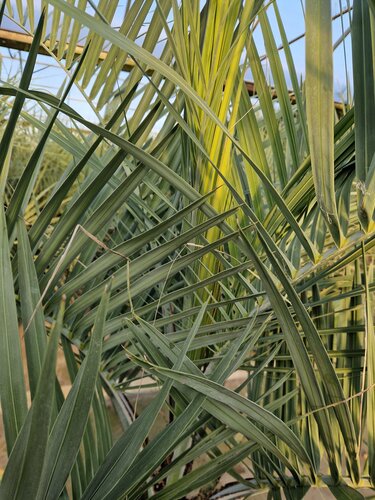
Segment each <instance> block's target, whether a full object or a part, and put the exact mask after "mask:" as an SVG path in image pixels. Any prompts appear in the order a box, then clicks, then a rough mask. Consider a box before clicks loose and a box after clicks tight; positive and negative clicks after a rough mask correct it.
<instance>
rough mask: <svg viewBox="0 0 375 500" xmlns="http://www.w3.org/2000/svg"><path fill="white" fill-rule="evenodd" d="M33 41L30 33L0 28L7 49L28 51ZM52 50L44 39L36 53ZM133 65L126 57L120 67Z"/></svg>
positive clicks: (77, 53)
mask: <svg viewBox="0 0 375 500" xmlns="http://www.w3.org/2000/svg"><path fill="white" fill-rule="evenodd" d="M32 41H33V37H32V36H30V35H26V34H24V33H18V32H17V31H10V30H4V29H0V46H3V47H7V48H9V49H15V50H22V51H23V52H29V50H30V47H31V44H32ZM68 47H69V44H66V46H65V51H64V54H63V59H65V54H66V51H67V50H68ZM83 49H84V46H83V45H77V46H76V48H75V51H74V57H75V58H76V57H79V56H80V55H81V54H82V52H83ZM50 52H52V53H53V54H55V55H56V53H57V48H56V47H55V48H53V49H52V50H51V49H50V43H49V40H46V41H45V42H44V43H43V45H40V46H39V49H38V53H39V54H42V55H44V56H50V55H51V53H50ZM107 55H108V52H106V51H102V52H101V53H100V54H99V57H98V63H99V62H101V61H104V59H105V58H106V57H107ZM134 66H135V63H134V61H133V60H132V59H130V58H127V59H126V61H125V64H124V66H123V68H122V70H123V71H126V72H129V71H131V70H132V69H133V68H134Z"/></svg>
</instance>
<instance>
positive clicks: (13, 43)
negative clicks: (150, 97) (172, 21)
mask: <svg viewBox="0 0 375 500" xmlns="http://www.w3.org/2000/svg"><path fill="white" fill-rule="evenodd" d="M32 41H33V37H32V36H31V35H27V34H24V33H18V32H17V31H11V30H5V29H0V46H3V47H7V48H9V49H15V50H21V51H24V52H29V50H30V47H31V44H32ZM68 47H69V44H66V46H65V51H64V52H65V53H64V54H63V59H65V54H66V51H67V49H68ZM47 49H48V50H47ZM83 49H84V46H83V45H77V46H76V48H75V51H74V56H75V57H79V56H80V55H81V54H82V52H83ZM38 52H39V54H42V55H45V56H51V53H50V52H52V53H53V54H55V55H56V53H57V49H56V48H53V49H52V50H50V49H49V40H47V41H45V42H44V44H43V45H40V46H39V49H38ZM107 56H108V52H106V51H102V52H101V53H100V54H99V57H98V63H100V62H101V61H104V60H105V59H106V57H107ZM134 66H135V63H134V61H133V59H131V58H130V57H128V58H127V59H126V61H125V64H124V65H123V67H122V71H126V72H129V71H131V70H132V69H133V68H134ZM245 85H246V88H247V91H248V93H249V95H250V96H255V95H257V92H256V88H255V84H254V83H253V82H245ZM271 96H272V99H277V94H276V90H275V89H274V88H271ZM289 98H290V101H291V102H292V104H295V102H296V99H295V96H294V94H293V92H290V93H289ZM335 108H336V111H337V112H338V114H339V116H342V115H343V114H344V105H343V104H342V103H341V102H335Z"/></svg>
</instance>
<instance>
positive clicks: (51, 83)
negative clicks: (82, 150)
mask: <svg viewBox="0 0 375 500" xmlns="http://www.w3.org/2000/svg"><path fill="white" fill-rule="evenodd" d="M24 1H25V0H24ZM348 3H349V4H350V0H333V1H332V13H333V14H336V13H338V12H340V10H341V9H345V8H346V7H347V5H348ZM125 4H126V1H125V0H123V1H120V2H119V8H118V10H117V11H116V14H115V17H114V20H113V23H112V25H113V26H118V25H120V24H121V21H122V16H123V12H124V6H125ZM39 5H40V1H39V0H36V1H35V10H36V15H37V14H38V9H37V7H39ZM278 6H279V9H280V13H281V16H282V19H283V23H284V27H285V31H286V33H287V37H288V40H292V39H294V38H295V37H298V36H299V35H301V34H302V33H303V32H304V31H305V27H304V16H303V1H301V0H278ZM268 11H269V12H270V20H271V24H272V26H274V27H276V21H275V19H274V17H273V16H272V9H269V10H268ZM349 22H350V18H349V15H348V14H346V15H344V16H343V17H341V18H338V19H337V20H336V21H334V23H333V42H336V41H337V40H338V39H339V38H340V37H341V36H342V33H343V31H345V30H346V29H347V28H348V26H349ZM2 27H3V28H6V29H14V30H20V29H19V28H18V27H17V26H16V25H15V24H14V23H12V22H11V21H10V20H8V19H6V18H5V19H4V20H3V26H2ZM258 32H259V33H258V34H257V35H256V42H257V45H258V49H259V53H260V54H262V53H263V48H262V39H261V36H260V30H258ZM275 37H276V41H277V42H278V43H281V39H280V36H279V33H278V31H277V29H275ZM344 47H345V51H346V58H345V57H344V54H345V51H344ZM291 49H292V53H293V57H294V61H295V66H296V70H297V73H298V74H299V75H301V78H303V75H304V71H305V68H304V51H305V46H304V39H303V38H302V39H301V40H299V41H297V42H295V43H293V44H292V45H291ZM0 54H1V55H2V56H3V59H2V69H1V78H2V79H3V80H5V79H6V78H7V76H8V75H17V74H19V67H20V66H19V61H18V53H17V52H16V51H8V50H7V49H5V48H0ZM21 54H22V58H23V59H25V58H26V56H27V54H26V53H24V52H23V53H21ZM281 57H282V61H283V63H285V61H284V59H283V52H282V51H281ZM265 66H266V68H267V62H265ZM284 66H285V68H286V64H285V65H284ZM37 70H38V71H37V73H36V74H35V75H34V79H33V84H34V86H35V87H38V88H42V89H44V90H46V91H49V92H51V93H53V94H56V93H57V91H58V89H59V88H60V86H61V85H62V83H63V81H64V77H65V74H64V72H63V71H62V70H61V68H59V66H58V63H57V62H56V61H54V60H52V59H51V58H49V57H47V56H40V57H39V58H38V67H37ZM351 71H352V68H351V46H350V37H347V38H346V40H345V46H344V44H341V45H340V46H339V48H337V49H336V50H335V54H334V74H335V76H334V85H335V93H336V98H337V99H346V87H347V78H346V74H347V73H346V72H348V74H349V75H350V74H351ZM349 84H350V82H349ZM87 90H88V91H89V89H87ZM68 102H69V103H70V104H71V105H72V107H74V108H75V109H77V111H79V112H80V113H81V114H83V115H84V116H85V117H86V118H87V119H90V120H96V117H95V114H94V112H93V111H92V109H91V108H90V106H88V104H87V102H86V101H85V98H84V96H83V95H82V93H81V92H80V90H79V89H77V88H76V87H75V88H73V89H72V91H71V93H70V97H69V100H68Z"/></svg>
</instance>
